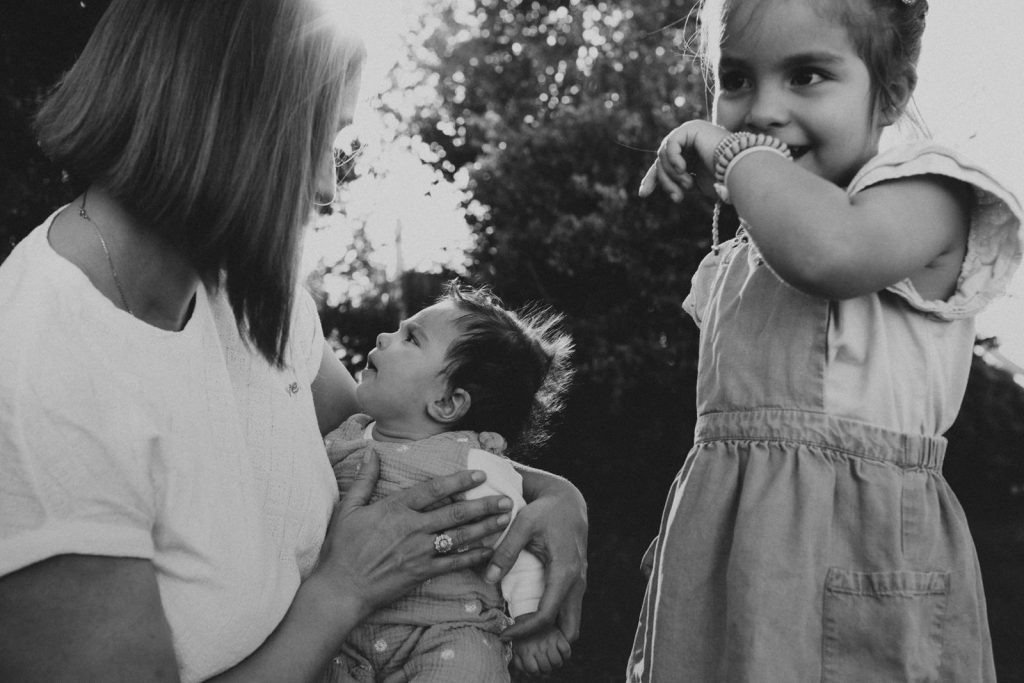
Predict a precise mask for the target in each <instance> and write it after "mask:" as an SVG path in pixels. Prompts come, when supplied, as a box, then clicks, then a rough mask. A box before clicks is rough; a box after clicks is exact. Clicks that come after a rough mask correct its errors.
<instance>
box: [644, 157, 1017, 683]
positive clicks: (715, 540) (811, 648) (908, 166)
mask: <svg viewBox="0 0 1024 683" xmlns="http://www.w3.org/2000/svg"><path fill="white" fill-rule="evenodd" d="M917 147H918V148H917V149H913V150H909V151H908V150H903V151H902V152H901V153H900V154H902V156H900V154H897V155H896V160H895V161H892V158H891V157H887V158H885V159H883V160H882V162H881V163H875V164H873V167H878V166H881V167H884V168H888V169H889V171H888V175H886V174H885V173H883V174H882V176H881V177H883V178H884V177H893V174H892V168H900V169H903V171H904V172H905V174H909V173H910V172H911V171H913V172H922V170H921V169H922V164H921V161H920V159H921V158H922V157H925V158H928V157H929V155H931V156H932V157H933V158H931V160H930V161H929V162H927V163H925V164H924V166H923V168H924V169H925V170H924V171H923V172H934V165H935V164H936V163H939V166H941V165H942V163H945V162H944V161H942V160H943V159H944V160H948V159H949V158H951V157H950V155H949V154H948V153H947V152H946V151H945V150H941V153H940V154H939V156H940V157H941V158H940V159H936V158H934V157H935V154H936V153H937V152H936V151H935V150H934V149H929V148H928V146H926V145H918V146H917ZM952 158H953V159H954V161H955V162H956V163H954V164H952V166H956V167H958V168H961V169H962V168H963V167H964V162H963V161H962V159H959V158H957V157H956V156H955V155H953V157H952ZM929 164H931V166H929ZM869 165H872V164H869ZM929 169H930V170H929ZM869 171H870V169H869ZM949 172H950V174H953V173H954V172H956V173H959V174H960V175H959V176H958V177H963V175H964V174H963V173H960V171H959V170H956V169H954V170H951V171H949ZM863 173H864V172H862V175H863ZM989 180H990V179H989ZM868 181H870V175H869V176H868ZM857 182H858V181H857V179H855V181H854V183H853V184H851V187H853V186H854V185H856V184H857ZM968 182H973V181H972V180H970V179H968ZM866 184H870V183H869V182H868V183H866ZM866 184H865V183H864V182H862V183H861V186H862V187H863V186H866ZM984 184H985V185H986V187H985V188H984V192H983V191H982V190H979V192H978V195H979V201H981V202H984V204H983V208H985V207H988V208H991V209H992V210H994V211H995V212H996V213H994V214H991V215H989V216H988V217H987V218H985V219H984V221H986V224H993V225H989V227H986V228H984V229H981V228H979V229H978V230H975V228H974V227H973V226H974V224H973V223H972V234H971V238H970V240H969V247H968V251H969V255H968V257H967V259H966V260H967V261H970V260H972V259H980V260H981V262H983V267H982V268H981V270H985V272H984V273H982V274H980V275H979V274H978V273H974V272H967V271H969V270H974V266H971V267H970V268H968V267H967V266H966V265H965V274H964V275H963V276H962V277H961V289H962V290H963V291H962V292H958V294H957V295H955V296H954V297H953V298H951V300H950V302H947V303H948V305H946V306H945V309H946V310H944V311H942V310H940V311H927V310H924V309H926V308H927V307H928V306H929V305H931V304H930V303H929V302H923V301H911V299H912V295H913V292H910V293H909V294H908V292H899V291H896V290H897V289H898V288H899V287H894V288H893V291H886V292H881V293H878V294H873V295H870V296H869V297H864V300H863V301H855V302H851V304H850V306H849V307H846V308H843V307H841V306H840V303H837V302H830V301H827V300H824V299H818V298H815V297H812V296H809V295H807V294H804V293H802V292H800V291H798V290H796V289H794V288H793V287H791V286H789V285H788V284H786V283H784V282H783V281H782V280H781V279H780V278H779V277H778V276H776V274H775V273H774V272H773V271H772V270H771V268H770V267H769V266H768V265H767V264H766V263H765V262H764V261H763V259H762V258H761V256H760V254H759V253H758V250H757V248H756V245H755V244H754V243H753V241H752V240H751V239H750V237H749V235H748V234H746V231H745V230H744V229H742V228H741V229H740V231H739V233H738V235H737V237H736V238H735V239H734V240H731V241H729V242H727V243H726V244H724V245H722V248H721V249H720V253H719V254H718V255H714V254H711V255H709V256H708V257H707V258H706V259H705V260H704V262H703V263H702V264H701V266H700V268H699V270H698V272H697V274H696V275H695V276H694V289H693V292H692V293H691V295H690V296H689V297H688V298H687V302H686V303H685V304H684V307H685V308H687V310H688V311H689V312H691V314H692V315H693V316H694V318H695V320H696V321H697V322H698V324H699V325H700V327H701V345H700V362H699V373H698V386H697V396H698V405H697V411H698V419H697V425H696V430H695V441H694V445H693V448H692V450H691V451H690V453H689V454H688V456H687V458H686V460H685V462H684V464H683V467H682V470H681V471H680V472H679V474H678V476H677V477H676V479H675V480H674V482H673V484H672V486H671V488H670V490H669V493H668V498H667V502H666V506H665V509H664V513H663V516H662V520H661V526H660V530H659V535H658V538H657V539H656V542H655V543H654V545H653V546H652V550H651V552H653V571H652V574H651V577H650V580H649V584H648V588H647V592H646V595H645V598H644V602H643V607H642V610H641V615H640V623H639V627H638V629H637V633H636V639H635V642H634V645H633V650H632V653H631V656H630V661H629V663H628V668H627V680H628V681H630V682H636V683H639V682H645V683H647V682H650V683H665V682H669V681H671V682H673V683H675V682H680V681H696V682H699V683H704V682H710V681H765V682H774V681H779V682H783V681H785V682H791V681H792V682H795V681H801V682H802V681H843V682H850V681H871V682H872V683H879V682H881V681H991V680H994V679H995V673H994V668H993V662H992V654H991V643H990V638H989V632H988V625H987V620H986V613H985V599H984V594H983V590H982V584H981V577H980V572H979V569H978V562H977V557H976V554H975V551H974V546H973V543H972V541H971V537H970V534H969V532H968V528H967V523H966V520H965V518H964V514H963V511H962V510H961V507H960V505H959V503H958V502H957V500H956V498H955V497H954V495H953V493H952V492H951V491H950V489H949V487H948V486H947V484H946V482H945V480H944V479H943V477H942V474H941V467H942V460H943V455H944V452H945V445H946V444H945V439H944V438H942V437H941V436H940V435H939V434H940V433H941V431H944V430H945V429H946V428H948V426H949V425H948V424H945V425H936V429H941V431H936V432H935V433H927V431H926V429H927V428H926V429H923V430H921V432H920V433H914V432H912V431H909V430H908V431H904V430H900V429H893V428H891V425H886V424H877V423H873V422H871V421H869V420H865V419H863V415H860V414H853V415H850V414H836V413H837V412H839V413H844V412H845V413H850V412H852V411H850V410H847V409H846V408H841V407H837V406H848V405H853V406H855V407H854V409H853V410H854V411H855V410H858V408H856V406H857V405H859V404H863V413H864V414H865V415H868V416H870V415H872V414H873V412H872V411H874V410H876V408H877V405H876V404H881V405H882V406H885V405H886V404H887V402H893V401H895V402H896V403H901V402H902V403H907V396H909V397H910V401H909V402H910V403H912V404H913V403H915V401H916V399H914V397H915V395H916V394H915V393H914V391H915V390H914V386H916V385H915V383H916V384H920V385H921V386H923V387H925V391H924V392H918V393H919V394H920V396H921V399H920V401H919V403H927V401H928V398H927V393H928V392H934V391H936V387H935V386H934V384H935V382H932V383H929V382H928V381H927V380H925V379H922V378H920V377H915V376H914V375H915V374H916V373H917V372H920V371H922V369H921V368H920V367H918V366H916V365H914V363H915V362H925V363H927V362H932V363H933V364H934V365H935V366H936V367H939V366H944V365H943V363H941V362H937V361H941V360H942V359H941V357H938V358H937V357H931V358H929V355H930V354H931V355H933V356H934V354H935V349H936V348H937V349H940V350H944V352H947V353H948V352H949V349H961V347H963V349H964V350H958V351H956V353H958V354H960V353H966V356H962V357H958V358H950V359H947V360H948V361H949V363H950V364H954V363H955V364H957V367H958V368H959V366H967V367H969V365H970V353H971V349H972V347H973V326H972V324H971V321H970V316H969V315H966V314H965V315H959V314H957V313H955V312H953V313H951V312H950V311H951V310H952V309H954V308H956V306H959V305H962V306H968V308H973V307H976V306H977V305H978V303H979V302H978V301H974V302H973V303H972V304H970V305H968V304H967V303H966V302H967V300H968V299H972V297H973V298H974V299H977V297H979V296H980V297H982V298H983V299H985V300H987V299H988V298H991V297H992V296H994V295H995V294H996V293H997V291H998V290H1001V289H1002V288H1003V287H1005V285H1006V281H1007V280H1008V279H1009V275H1010V274H1012V271H1013V268H1014V267H1015V266H1016V265H1017V263H1018V262H1019V260H1020V240H1019V235H1018V228H1019V224H1020V209H1019V205H1017V204H1016V201H1015V200H1014V199H1013V197H1012V195H1009V194H1008V193H1004V194H999V195H998V196H996V195H993V194H992V187H990V186H989V185H988V180H986V181H985V183H984ZM982 194H984V196H982ZM979 206H982V205H981V204H980V205H979ZM981 213H982V211H981V210H980V209H979V210H978V211H976V214H977V215H978V216H981ZM996 223H998V225H994V224H996ZM993 226H994V227H993ZM975 233H976V234H975ZM983 233H984V234H983ZM993 254H994V255H995V256H993V258H989V256H992V255H993ZM986 268H987V270H986ZM971 278H974V281H973V284H972V282H969V280H971ZM980 280H984V283H983V284H981V285H978V286H976V285H977V283H978V282H979V281H980ZM900 286H902V287H904V288H906V287H907V286H908V285H907V283H901V285H900ZM918 298H919V297H918ZM982 303H983V302H982ZM939 308H942V305H940V306H939ZM970 312H971V311H968V313H970ZM887 320H898V321H903V320H907V321H910V322H909V323H907V324H906V326H905V328H900V326H899V325H890V326H889V328H887V329H888V330H891V329H892V328H896V331H895V332H891V335H899V334H900V333H901V329H905V330H909V331H911V332H912V334H909V337H908V339H906V340H905V349H907V350H912V349H915V348H917V347H918V346H919V345H920V343H921V339H922V338H925V339H932V338H938V339H939V341H937V342H935V345H934V346H928V345H927V344H925V346H928V348H925V349H924V350H922V351H921V352H920V353H919V354H917V355H919V356H922V357H923V358H924V360H920V359H918V360H913V361H912V360H911V359H903V360H906V361H907V363H908V365H907V366H906V367H904V368H903V370H902V372H903V373H904V374H902V375H901V374H900V372H901V369H900V367H899V366H900V365H901V364H900V363H897V362H890V363H889V364H888V365H886V366H885V367H887V368H889V369H891V370H892V371H893V372H895V373H896V376H892V377H881V378H875V380H877V381H870V382H866V383H865V384H864V385H863V386H851V387H849V391H848V392H843V393H845V394H847V395H846V396H845V398H844V399H842V400H836V399H835V398H832V397H830V392H831V393H832V394H834V393H835V390H836V387H835V386H834V382H835V377H834V376H833V375H830V372H832V368H830V367H829V366H830V364H836V363H838V364H840V365H841V364H842V361H843V358H840V357H839V356H840V355H842V353H843V351H841V350H840V351H837V350H836V349H834V348H830V344H837V343H840V342H841V343H842V344H845V345H848V346H850V347H856V346H857V344H858V343H859V342H857V341H856V340H857V339H858V338H859V339H861V340H862V341H863V344H864V345H866V347H867V348H869V349H870V348H871V347H872V345H878V344H889V346H887V347H885V349H888V351H889V352H892V350H893V349H897V352H896V354H895V355H897V356H898V355H899V351H898V349H900V348H901V347H900V343H901V342H899V341H893V340H892V339H891V338H888V337H885V333H883V332H882V331H881V326H880V323H882V322H886V321H887ZM837 325H843V326H845V329H846V330H850V331H848V332H845V333H844V334H846V341H842V340H840V339H839V338H838V337H837V335H836V333H835V332H836V330H835V328H836V326H837ZM922 326H923V327H922ZM851 335H852V338H853V339H854V341H853V342H850V341H849V339H850V338H851ZM936 335H938V337H936ZM879 337H881V338H882V339H883V341H879ZM885 349H882V351H883V352H884V351H885ZM862 350H863V349H862ZM846 361H847V362H850V361H849V359H848V358H847V359H846ZM890 361H892V359H890ZM875 374H878V373H877V372H876V373H875ZM966 374H967V369H966V368H964V369H963V370H957V371H956V372H953V374H952V375H951V377H952V379H951V380H949V381H946V380H943V381H939V382H938V384H939V385H942V386H944V387H946V391H947V392H949V393H951V394H952V396H951V397H950V398H949V400H951V401H952V400H955V402H956V406H959V402H960V400H961V399H962V396H963V390H964V386H965V385H966ZM830 382H831V383H832V384H830ZM958 383H959V384H960V385H961V386H959V387H956V386H947V385H955V384H958ZM892 386H897V387H898V388H897V389H896V390H892V393H894V394H896V395H897V396H896V399H894V398H893V396H892V395H887V394H886V392H887V391H890V389H886V387H889V388H891V387H892ZM861 390H864V391H867V392H868V394H869V395H863V396H856V395H854V396H853V397H852V399H853V400H851V397H850V396H849V393H851V392H858V391H861ZM901 391H903V392H904V393H903V395H902V398H900V396H899V394H900V392H901ZM957 391H959V395H958V396H957V395H956V392H957ZM872 393H874V394H877V395H871V394H872ZM844 401H845V403H844ZM929 410H930V408H929ZM953 414H954V415H955V409H954V410H953ZM949 421H951V418H950V419H949ZM927 422H928V418H927V417H925V418H922V422H921V423H922V424H926V423H927Z"/></svg>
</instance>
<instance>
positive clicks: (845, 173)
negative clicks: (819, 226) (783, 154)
mask: <svg viewBox="0 0 1024 683" xmlns="http://www.w3.org/2000/svg"><path fill="white" fill-rule="evenodd" d="M769 7H770V8H769ZM727 24H728V25H727V27H726V29H727V30H726V32H725V39H724V40H723V42H722V54H721V60H720V63H719V65H718V89H717V90H718V98H717V101H716V111H715V118H716V122H717V123H718V124H719V125H721V126H723V127H724V128H727V129H729V130H733V131H737V130H749V131H752V132H757V133H768V134H770V135H773V136H775V137H777V138H779V139H780V140H782V141H783V142H785V143H786V144H788V145H789V147H790V150H791V152H792V153H793V158H794V160H796V162H797V163H798V164H800V165H801V166H803V167H804V168H806V169H807V170H809V171H811V172H812V173H814V174H816V175H819V176H821V177H823V178H826V179H828V180H830V181H832V182H834V183H836V184H837V185H840V186H844V185H846V184H847V183H848V182H849V181H850V179H851V178H852V177H853V175H854V174H855V173H856V172H857V170H858V169H859V168H860V167H861V166H862V165H863V164H864V163H865V162H866V161H867V160H868V159H870V158H871V157H872V156H874V155H875V154H876V153H877V151H878V140H879V137H880V136H881V132H882V128H883V127H884V126H885V125H888V124H889V123H891V121H889V120H885V119H883V117H881V116H880V115H878V114H877V113H876V111H875V107H874V106H873V105H872V104H871V102H872V90H871V87H872V84H871V76H870V74H869V72H868V69H867V66H866V65H865V64H864V62H863V60H861V58H860V57H859V56H858V54H857V52H856V50H855V48H854V45H853V44H852V43H851V41H850V38H849V35H848V33H847V30H846V29H845V28H844V27H843V26H842V25H839V24H838V23H836V22H835V21H833V20H832V19H831V18H830V17H829V16H828V15H827V14H826V10H825V9H824V8H822V7H817V6H814V5H812V4H811V3H810V2H807V1H806V0H775V1H773V2H770V3H763V2H760V3H753V2H736V3H732V6H731V8H730V13H729V16H728V20H727Z"/></svg>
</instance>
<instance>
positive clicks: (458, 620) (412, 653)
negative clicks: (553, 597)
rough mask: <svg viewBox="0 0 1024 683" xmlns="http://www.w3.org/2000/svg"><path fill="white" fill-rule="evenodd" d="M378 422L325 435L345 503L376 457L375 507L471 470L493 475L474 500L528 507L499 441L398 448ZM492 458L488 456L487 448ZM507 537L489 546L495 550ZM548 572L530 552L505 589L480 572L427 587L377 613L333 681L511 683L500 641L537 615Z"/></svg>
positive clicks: (452, 439) (480, 438) (354, 638)
mask: <svg viewBox="0 0 1024 683" xmlns="http://www.w3.org/2000/svg"><path fill="white" fill-rule="evenodd" d="M372 429H373V420H372V418H370V417H369V416H368V415H356V416H354V417H352V418H350V419H349V420H346V421H345V423H343V424H342V425H341V427H339V428H338V429H336V430H335V431H333V432H331V433H330V434H328V435H327V437H326V445H327V452H328V455H329V457H330V460H331V463H332V465H333V467H334V472H335V475H336V478H337V480H338V486H339V488H340V490H341V493H342V496H344V495H345V493H346V492H347V491H348V490H349V489H350V488H351V485H352V482H353V481H354V479H355V476H356V472H357V468H358V466H359V464H360V463H361V462H362V459H363V456H364V455H365V454H366V451H367V449H371V448H372V449H373V450H374V451H375V452H376V453H377V455H378V456H379V459H380V478H379V479H378V481H377V484H376V487H375V489H374V492H373V497H372V499H371V502H372V501H376V500H379V499H380V498H383V497H385V496H387V495H389V494H391V493H395V492H397V491H401V490H403V489H406V488H408V487H410V486H412V485H414V484H417V483H420V482H423V481H427V480H429V479H432V478H434V477H439V476H444V475H448V474H453V473H455V472H461V471H464V470H467V469H476V470H483V471H484V472H486V473H487V481H486V482H484V484H481V485H480V486H478V487H476V488H474V489H472V490H470V491H468V492H467V493H466V494H465V497H466V498H479V497H483V496H488V495H494V494H501V495H505V496H508V497H510V498H511V499H512V501H513V514H515V513H517V512H518V511H519V510H520V509H521V508H522V507H523V506H524V505H525V504H526V502H525V500H524V499H523V495H522V477H521V476H520V475H519V473H518V472H516V470H515V468H514V467H513V466H512V462H511V461H510V460H508V459H507V458H504V457H501V456H500V453H501V451H502V450H504V447H505V442H504V439H502V438H501V437H500V436H498V435H497V434H493V433H490V432H483V433H480V434H477V433H474V432H468V431H461V432H445V433H443V434H438V435H436V436H433V437H430V438H428V439H423V440H421V441H412V442H405V443H391V442H383V441H375V440H374V439H373V438H372ZM485 448H486V449H488V450H484V449H485ZM500 539H501V536H498V537H496V538H494V539H488V540H489V542H490V543H491V544H492V545H496V544H497V543H498V542H499V541H500ZM543 577H544V569H543V565H542V564H541V563H540V561H539V560H538V559H537V558H536V557H535V556H533V555H532V554H530V553H528V552H525V551H524V552H522V553H520V556H519V560H517V562H516V564H515V565H514V566H513V568H512V569H511V570H510V571H509V572H508V574H507V575H506V576H505V578H504V579H503V580H502V582H501V587H500V589H499V587H498V586H497V585H494V584H489V583H487V582H485V581H484V580H483V578H482V576H481V575H480V574H479V571H478V570H469V569H465V570H461V571H457V572H451V573H449V574H444V575H442V576H439V577H436V578H434V579H428V580H427V581H425V582H424V583H423V584H421V585H420V586H418V587H417V588H416V589H414V590H413V591H412V592H411V593H409V594H407V595H406V596H405V597H403V598H400V599H398V600H396V601H395V602H393V603H391V604H390V605H388V606H386V607H384V608H382V609H380V610H378V611H377V612H375V613H373V614H372V615H370V616H369V617H368V618H367V619H366V620H365V621H364V622H363V623H362V624H361V625H360V626H358V627H356V629H355V630H354V631H353V632H352V634H351V635H350V636H349V638H348V640H347V641H346V643H345V644H344V646H343V648H342V651H341V653H339V655H338V656H337V657H336V658H335V659H334V661H333V662H331V664H330V666H329V671H328V677H327V680H328V681H332V682H335V681H351V680H355V681H358V682H359V683H370V682H373V681H387V682H389V683H390V682H392V681H394V682H398V681H415V682H416V683H427V682H436V683H448V682H451V681H474V683H475V682H477V681H479V682H480V683H489V682H491V681H494V682H498V681H508V680H509V672H508V665H509V661H510V659H511V651H510V649H509V646H508V644H506V643H504V642H502V641H501V639H500V638H499V637H498V634H500V633H501V632H502V631H503V630H505V628H507V627H508V626H509V625H510V624H511V623H512V619H511V618H510V617H509V616H508V615H507V614H506V611H505V606H506V602H507V604H508V610H509V614H511V615H512V617H517V616H519V615H521V614H526V613H528V612H534V611H536V609H537V605H538V604H539V602H540V596H541V593H543V589H544V578H543Z"/></svg>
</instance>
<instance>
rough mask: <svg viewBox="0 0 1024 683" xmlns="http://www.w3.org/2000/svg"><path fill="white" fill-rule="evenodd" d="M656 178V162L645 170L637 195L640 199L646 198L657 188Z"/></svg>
mask: <svg viewBox="0 0 1024 683" xmlns="http://www.w3.org/2000/svg"><path fill="white" fill-rule="evenodd" d="M657 178H658V162H657V161H655V162H654V163H653V164H651V167H650V168H649V169H647V173H644V177H643V180H641V181H640V191H639V195H640V196H641V197H647V196H648V195H650V194H651V193H652V192H654V188H655V187H657Z"/></svg>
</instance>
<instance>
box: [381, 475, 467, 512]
mask: <svg viewBox="0 0 1024 683" xmlns="http://www.w3.org/2000/svg"><path fill="white" fill-rule="evenodd" d="M486 480H487V475H486V474H484V473H483V472H481V471H479V470H466V471H464V472H457V473H456V474H449V475H448V476H446V477H435V478H433V479H431V480H429V481H425V482H423V483H421V484H416V485H415V486H410V487H409V488H407V489H406V490H404V491H402V492H400V493H396V494H394V495H393V496H392V498H393V499H394V500H396V501H399V502H401V503H402V504H403V505H405V506H406V507H408V508H410V509H412V510H417V511H423V510H429V509H430V508H432V507H434V506H435V505H437V504H438V503H440V502H442V501H444V500H445V499H447V498H450V497H451V496H453V495H455V494H456V493H461V492H462V491H467V490H469V489H471V488H473V487H474V486H479V485H480V484H482V483H484V482H485V481H486Z"/></svg>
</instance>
